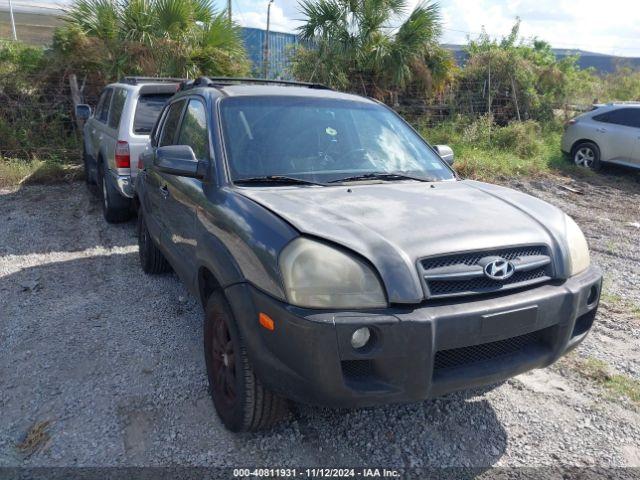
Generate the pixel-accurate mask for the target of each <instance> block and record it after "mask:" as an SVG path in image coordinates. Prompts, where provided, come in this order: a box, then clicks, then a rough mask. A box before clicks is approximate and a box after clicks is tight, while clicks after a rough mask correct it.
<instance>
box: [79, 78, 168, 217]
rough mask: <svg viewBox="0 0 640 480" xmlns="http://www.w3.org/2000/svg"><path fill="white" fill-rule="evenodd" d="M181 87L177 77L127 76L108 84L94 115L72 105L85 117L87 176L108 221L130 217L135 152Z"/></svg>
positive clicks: (142, 146) (145, 142) (85, 107)
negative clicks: (100, 199) (96, 188)
mask: <svg viewBox="0 0 640 480" xmlns="http://www.w3.org/2000/svg"><path fill="white" fill-rule="evenodd" d="M179 86H180V80H179V79H165V78H147V77H125V78H123V79H122V80H121V81H120V82H117V83H112V84H110V85H107V87H106V88H105V89H104V91H103V92H102V94H101V95H100V99H99V101H98V106H97V107H96V110H95V113H93V115H92V112H91V108H90V107H89V106H88V105H78V106H77V107H76V115H77V116H78V117H79V118H83V119H86V120H87V121H86V123H85V125H84V132H83V133H84V135H83V142H82V143H83V145H82V146H83V152H82V153H83V160H84V167H85V178H86V181H87V183H89V184H94V185H95V184H97V185H98V187H99V188H98V192H99V193H100V196H101V198H102V206H103V212H104V217H105V219H106V220H107V222H110V223H116V222H122V221H125V220H128V219H129V217H130V212H131V207H132V199H133V196H134V188H133V185H134V179H135V177H136V175H137V172H138V156H139V155H140V154H141V153H142V152H144V151H145V149H147V148H148V144H149V133H150V132H151V129H152V128H153V125H154V124H155V122H156V119H157V118H158V115H159V114H160V112H161V111H162V108H163V107H164V105H165V103H166V102H167V100H169V98H171V97H172V96H173V95H174V94H175V93H176V91H177V89H178V87H179Z"/></svg>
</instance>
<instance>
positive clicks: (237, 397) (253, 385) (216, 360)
mask: <svg viewBox="0 0 640 480" xmlns="http://www.w3.org/2000/svg"><path fill="white" fill-rule="evenodd" d="M204 353H205V362H206V364H207V376H208V378H209V388H210V392H211V396H212V397H213V404H214V406H215V409H216V412H217V413H218V416H219V417H220V419H221V420H222V423H224V425H225V427H227V428H228V429H229V430H231V431H232V432H249V431H256V430H261V429H265V428H269V427H271V426H273V425H275V424H276V423H277V422H278V421H280V420H281V419H282V418H284V417H285V416H286V415H287V411H288V408H287V401H286V400H285V399H283V398H281V397H279V396H277V395H276V394H274V393H273V392H271V391H269V390H267V389H266V388H265V387H264V386H262V384H261V383H260V380H258V379H257V378H256V376H255V373H254V372H253V368H251V364H250V363H249V358H248V357H247V352H246V349H245V345H244V342H243V341H242V338H241V337H240V334H239V332H238V329H237V326H236V324H235V321H234V319H233V314H232V312H231V308H230V306H229V304H228V302H227V300H226V298H225V297H224V295H223V294H222V292H214V293H213V294H212V295H211V297H210V298H209V301H208V302H207V306H206V309H205V322H204Z"/></svg>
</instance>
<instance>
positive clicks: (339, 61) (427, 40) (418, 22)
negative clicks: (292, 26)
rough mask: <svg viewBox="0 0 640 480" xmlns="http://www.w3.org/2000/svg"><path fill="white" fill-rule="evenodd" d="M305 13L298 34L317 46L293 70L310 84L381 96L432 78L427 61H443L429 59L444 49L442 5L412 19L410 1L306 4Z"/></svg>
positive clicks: (423, 6) (309, 0) (420, 9)
mask: <svg viewBox="0 0 640 480" xmlns="http://www.w3.org/2000/svg"><path fill="white" fill-rule="evenodd" d="M300 9H301V12H302V13H303V14H304V16H305V17H306V23H305V24H304V25H302V26H301V27H300V28H299V35H300V37H301V38H302V40H303V41H305V42H308V43H309V44H312V45H314V47H315V48H311V49H307V50H305V49H302V50H301V51H300V52H299V54H298V55H297V56H296V57H295V58H294V68H293V70H294V73H295V74H297V75H298V76H300V77H303V78H305V79H307V80H310V81H318V82H323V83H327V84H329V85H332V86H334V87H337V88H343V89H350V90H355V91H361V92H362V93H364V94H368V95H374V96H378V95H377V93H378V92H377V91H376V90H378V89H386V90H388V91H398V90H399V89H402V88H404V87H406V86H407V84H409V83H410V82H412V81H413V80H415V79H416V77H420V76H421V75H429V71H430V69H429V68H428V67H429V62H428V61H427V60H428V59H431V61H433V58H438V56H434V55H430V52H432V51H434V50H437V49H439V48H440V47H438V39H439V37H440V33H441V29H440V9H439V6H438V4H437V3H429V2H422V3H419V4H418V5H417V6H416V7H415V8H414V9H413V11H411V12H410V13H409V14H408V16H407V15H406V14H407V10H408V8H407V1H406V0H301V3H300ZM404 16H406V18H405V19H404V21H402V22H399V20H400V19H401V18H402V17H404ZM398 23H399V24H398ZM394 24H395V25H394Z"/></svg>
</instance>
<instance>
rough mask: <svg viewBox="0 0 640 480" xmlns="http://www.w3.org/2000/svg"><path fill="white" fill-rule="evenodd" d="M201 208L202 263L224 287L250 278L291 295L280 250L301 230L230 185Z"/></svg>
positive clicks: (198, 219) (198, 218) (214, 191)
mask: <svg viewBox="0 0 640 480" xmlns="http://www.w3.org/2000/svg"><path fill="white" fill-rule="evenodd" d="M208 193H209V195H207V198H206V203H205V205H204V206H203V208H198V209H197V213H196V220H195V221H196V231H197V232H198V233H197V237H198V238H197V242H198V248H197V257H198V259H197V260H198V264H199V265H200V266H201V267H206V268H207V269H209V270H210V271H211V273H212V274H213V275H214V276H215V278H216V279H217V281H218V282H219V283H220V285H221V286H222V287H223V288H226V287H227V286H229V285H232V284H234V283H240V282H249V283H251V284H253V285H254V286H256V287H257V288H258V289H260V290H262V291H264V292H266V293H268V294H270V295H272V296H274V297H275V298H278V299H280V300H284V299H285V294H284V288H283V286H282V281H281V278H280V269H279V267H278V255H279V253H280V251H281V250H282V249H283V248H284V247H285V246H286V245H287V244H288V243H289V242H290V241H291V240H293V239H294V238H296V237H297V236H298V232H297V231H296V230H295V229H294V228H292V227H291V226H290V225H289V224H287V223H286V222H284V221H283V220H282V219H281V218H279V217H278V216H276V215H274V214H273V213H271V212H269V211H268V210H267V209H265V208H264V207H262V206H260V205H258V204H257V203H255V202H253V201H252V200H250V199H248V198H246V197H244V196H242V195H238V194H237V193H235V192H233V191H232V190H230V189H226V188H221V189H212V190H211V191H210V192H208Z"/></svg>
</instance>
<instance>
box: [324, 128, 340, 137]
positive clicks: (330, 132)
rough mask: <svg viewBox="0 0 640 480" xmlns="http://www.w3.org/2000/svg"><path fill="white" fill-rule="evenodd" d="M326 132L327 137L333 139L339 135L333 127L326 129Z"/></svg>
mask: <svg viewBox="0 0 640 480" xmlns="http://www.w3.org/2000/svg"><path fill="white" fill-rule="evenodd" d="M325 132H327V135H331V136H332V137H335V136H336V135H337V134H338V131H337V130H336V129H335V128H331V127H327V128H326V129H325Z"/></svg>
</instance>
